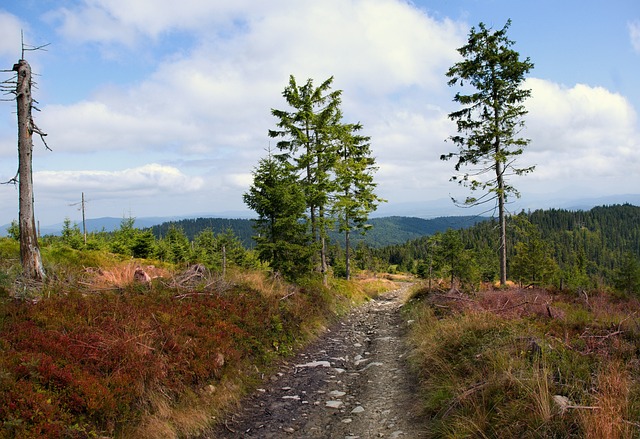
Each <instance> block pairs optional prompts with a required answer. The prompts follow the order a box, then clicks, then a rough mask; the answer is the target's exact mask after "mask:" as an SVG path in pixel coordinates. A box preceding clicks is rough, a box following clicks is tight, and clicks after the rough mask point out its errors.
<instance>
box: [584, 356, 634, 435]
mask: <svg viewBox="0 0 640 439" xmlns="http://www.w3.org/2000/svg"><path fill="white" fill-rule="evenodd" d="M630 384H631V377H629V374H628V372H627V371H626V370H625V369H624V366H623V365H622V364H620V363H619V362H611V363H609V364H608V365H607V367H605V368H604V369H603V370H601V371H600V373H599V374H598V378H597V385H598V388H597V390H596V393H595V395H594V406H595V408H594V409H590V410H581V411H580V419H581V421H582V423H583V425H584V432H585V438H587V439H626V438H632V437H637V436H635V435H634V429H633V426H632V424H630V423H629V422H627V421H626V418H627V416H628V410H629V387H630Z"/></svg>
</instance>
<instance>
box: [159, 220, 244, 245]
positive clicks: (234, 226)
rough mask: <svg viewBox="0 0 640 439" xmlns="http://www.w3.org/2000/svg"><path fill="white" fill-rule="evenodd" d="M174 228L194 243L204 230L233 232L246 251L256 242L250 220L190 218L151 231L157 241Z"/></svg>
mask: <svg viewBox="0 0 640 439" xmlns="http://www.w3.org/2000/svg"><path fill="white" fill-rule="evenodd" d="M172 227H175V228H178V229H180V230H182V232H183V233H184V234H185V235H186V237H187V238H188V239H189V240H190V241H193V240H194V239H195V237H196V236H198V235H199V234H200V233H201V232H203V231H204V230H207V229H208V230H211V231H212V232H213V233H215V234H219V233H225V232H226V231H228V230H231V231H232V232H233V234H234V235H235V236H236V237H237V238H238V239H239V240H240V242H241V243H242V245H243V247H244V248H246V249H250V248H253V247H254V246H255V241H254V239H253V235H254V234H255V231H254V230H253V226H252V222H251V220H248V219H227V218H190V219H183V220H177V221H167V222H164V223H162V224H158V225H156V226H153V227H151V231H152V233H153V235H154V236H155V237H156V239H161V238H162V237H163V236H167V234H168V233H169V229H171V228H172Z"/></svg>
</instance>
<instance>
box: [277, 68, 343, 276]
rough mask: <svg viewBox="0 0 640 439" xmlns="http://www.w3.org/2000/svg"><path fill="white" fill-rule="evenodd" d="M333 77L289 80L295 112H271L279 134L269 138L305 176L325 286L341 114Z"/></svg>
mask: <svg viewBox="0 0 640 439" xmlns="http://www.w3.org/2000/svg"><path fill="white" fill-rule="evenodd" d="M332 82H333V77H330V78H329V79H327V80H326V81H324V82H323V83H322V84H321V85H320V86H318V87H315V86H314V85H313V80H312V79H308V80H307V82H306V83H305V84H304V85H298V84H297V83H296V79H295V78H294V77H293V75H292V76H290V77H289V85H288V86H287V87H286V88H285V89H284V92H283V93H282V95H283V97H284V98H285V101H286V102H287V104H288V105H289V106H290V107H291V109H292V110H293V111H285V110H276V109H272V110H271V113H272V114H273V115H274V116H275V117H276V118H278V122H277V126H278V129H277V130H270V131H269V136H270V137H273V138H279V139H281V140H280V141H278V143H277V147H278V148H279V149H280V150H282V151H284V154H283V155H282V156H281V157H282V159H284V160H288V161H291V163H294V164H295V168H296V170H298V171H301V172H302V173H303V177H302V180H301V183H302V187H303V190H304V197H305V202H306V209H307V212H308V218H309V222H310V229H311V234H312V236H313V241H314V242H315V243H316V245H317V246H318V248H319V260H320V261H319V262H320V266H321V271H322V273H323V276H324V280H325V282H326V275H327V259H326V239H327V234H328V233H327V232H328V229H329V228H330V226H331V221H330V220H329V219H328V218H327V208H328V203H329V196H330V194H331V193H332V191H333V190H334V186H333V181H332V178H331V175H332V170H333V167H334V164H335V160H336V158H337V154H336V150H335V147H336V142H335V139H336V136H337V133H338V131H339V125H340V120H341V118H342V113H341V111H340V103H341V100H340V96H341V94H342V91H341V90H336V91H331V84H332Z"/></svg>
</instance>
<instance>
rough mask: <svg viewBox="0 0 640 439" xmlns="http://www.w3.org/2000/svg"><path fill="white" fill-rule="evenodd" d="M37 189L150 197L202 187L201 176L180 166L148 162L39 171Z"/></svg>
mask: <svg viewBox="0 0 640 439" xmlns="http://www.w3.org/2000/svg"><path fill="white" fill-rule="evenodd" d="M34 184H35V185H37V187H38V190H39V192H41V193H45V194H56V195H57V196H68V194H70V193H71V194H73V196H75V195H76V194H77V193H79V192H80V191H86V192H91V193H92V194H93V196H94V197H114V196H115V197H117V196H122V195H123V194H125V195H127V196H128V197H152V196H157V195H161V194H167V193H169V194H186V193H189V192H194V191H197V190H199V189H201V188H202V186H203V179H202V178H201V177H191V176H188V175H185V174H184V173H182V172H181V171H180V170H179V169H177V168H174V167H171V166H164V165H159V164H157V163H151V164H148V165H144V166H141V167H137V168H130V169H124V170H119V171H92V170H85V171H40V172H36V173H35V174H34Z"/></svg>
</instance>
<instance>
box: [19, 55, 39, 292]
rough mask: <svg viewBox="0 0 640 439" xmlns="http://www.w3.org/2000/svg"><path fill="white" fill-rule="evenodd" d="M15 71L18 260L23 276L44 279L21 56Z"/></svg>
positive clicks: (27, 73) (26, 74)
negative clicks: (16, 75) (35, 209)
mask: <svg viewBox="0 0 640 439" xmlns="http://www.w3.org/2000/svg"><path fill="white" fill-rule="evenodd" d="M13 70H14V71H16V72H17V74H18V81H17V82H18V85H17V88H16V102H17V106H18V176H19V215H18V217H19V220H18V223H19V226H20V259H21V262H22V270H23V273H24V275H25V276H26V277H27V278H29V279H34V280H44V278H45V273H44V267H43V266H42V257H41V256H40V248H39V247H38V235H37V232H36V222H35V215H34V208H33V176H32V175H33V174H32V154H33V139H32V134H33V120H32V116H31V108H32V104H33V100H32V97H31V66H29V63H28V62H27V61H25V60H23V59H21V60H20V61H18V64H15V65H14V66H13Z"/></svg>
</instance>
